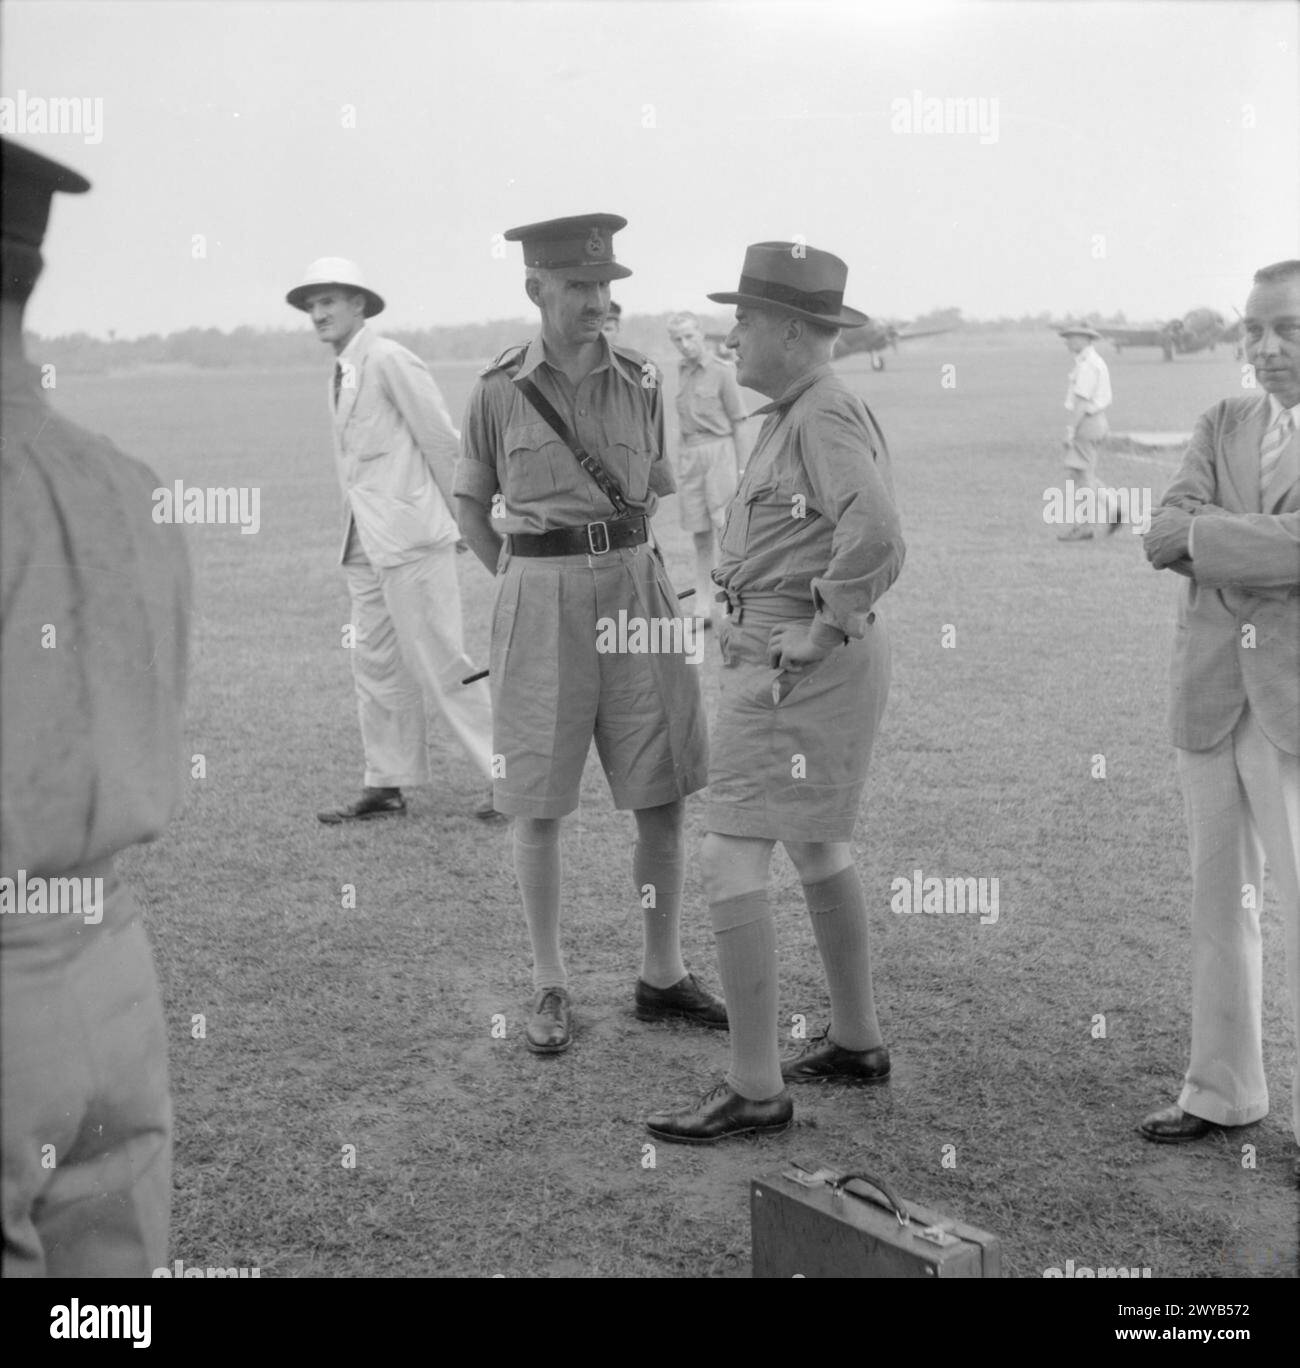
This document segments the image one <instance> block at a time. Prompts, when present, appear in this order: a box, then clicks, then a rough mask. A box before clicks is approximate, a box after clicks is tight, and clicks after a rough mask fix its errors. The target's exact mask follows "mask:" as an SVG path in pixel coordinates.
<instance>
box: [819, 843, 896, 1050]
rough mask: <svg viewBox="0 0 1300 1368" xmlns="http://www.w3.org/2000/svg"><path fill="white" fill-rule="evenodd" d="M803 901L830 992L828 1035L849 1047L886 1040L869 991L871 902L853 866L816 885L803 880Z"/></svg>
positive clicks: (864, 1046)
mask: <svg viewBox="0 0 1300 1368" xmlns="http://www.w3.org/2000/svg"><path fill="white" fill-rule="evenodd" d="M803 895H804V899H805V901H806V902H807V904H808V912H809V914H810V916H811V919H812V927H813V935H814V936H815V937H816V938H817V949H818V951H819V952H820V954H821V957H822V967H823V968H824V969H825V971H826V985H827V987H828V988H829V989H830V995H831V1026H830V1032H829V1037H830V1039H831V1040H832V1041H834V1043H835V1044H836V1045H839V1046H842V1047H843V1048H844V1049H846V1050H871V1049H874V1048H875V1047H876V1046H877V1045H879V1044H881V1043H882V1040H881V1035H880V1023H879V1022H878V1021H877V1020H876V1002H875V998H874V996H873V995H872V991H871V951H870V947H869V944H868V928H867V900H866V897H865V895H864V894H863V891H862V880H861V879H859V878H858V871H857V870H856V869H855V868H854V867H853V866H852V865H849V867H848V868H847V869H842V870H840V872H839V873H838V874H832V875H831V877H830V878H829V879H822V880H821V881H820V882H818V883H812V884H804V886H803Z"/></svg>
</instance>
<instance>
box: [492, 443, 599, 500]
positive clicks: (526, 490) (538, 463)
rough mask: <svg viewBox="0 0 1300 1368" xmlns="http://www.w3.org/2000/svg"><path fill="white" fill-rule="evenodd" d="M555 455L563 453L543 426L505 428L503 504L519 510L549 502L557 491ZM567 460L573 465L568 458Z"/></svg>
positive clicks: (572, 461)
mask: <svg viewBox="0 0 1300 1368" xmlns="http://www.w3.org/2000/svg"><path fill="white" fill-rule="evenodd" d="M557 448H558V449H559V450H558V452H557ZM557 454H558V455H564V454H565V453H564V451H563V448H562V447H561V446H560V442H559V439H558V438H557V437H556V435H555V434H554V433H553V432H552V431H551V429H550V427H549V426H548V425H547V424H546V423H541V422H536V423H514V424H512V425H511V426H510V427H508V428H507V429H506V436H505V470H504V472H503V476H502V480H501V493H502V496H503V497H504V499H505V501H506V503H507V504H508V505H510V506H511V507H514V508H519V507H523V506H524V505H527V504H534V503H539V502H541V501H542V500H544V499H549V498H550V497H551V496H552V495H553V494H554V493H555V492H556V491H557V490H558V489H559V488H560V482H559V479H558V474H557V471H556V469H555V462H556V459H557ZM568 459H569V461H570V462H571V463H572V464H573V465H575V466H576V465H577V462H576V461H574V460H573V457H572V456H570V457H568ZM579 473H581V472H579ZM584 478H585V477H584Z"/></svg>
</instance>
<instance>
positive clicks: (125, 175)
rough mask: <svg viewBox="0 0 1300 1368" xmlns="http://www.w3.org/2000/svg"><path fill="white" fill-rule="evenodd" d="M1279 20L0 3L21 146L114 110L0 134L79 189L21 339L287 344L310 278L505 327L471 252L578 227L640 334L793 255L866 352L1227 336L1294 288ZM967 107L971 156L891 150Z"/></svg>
mask: <svg viewBox="0 0 1300 1368" xmlns="http://www.w3.org/2000/svg"><path fill="white" fill-rule="evenodd" d="M1298 14H1300V10H1298V9H1297V7H1296V6H1295V5H1292V4H1276V3H1241V4H1233V3H1216V4H1187V3H1122V4H1084V3H1065V2H1064V0H1058V2H1054V0H1043V3H1032V4H1025V3H1014V4H1004V3H982V2H980V0H976V2H975V3H963V4H941V5H926V4H922V3H918V0H903V2H901V3H893V2H892V0H891V2H890V3H880V4H872V3H863V0H856V2H855V3H842V4H841V3H836V4H825V5H823V4H818V3H797V4H795V3H757V4H751V3H736V4H729V3H721V2H719V3H670V4H662V3H648V4H640V3H621V2H620V3H613V0H589V3H577V4H559V3H504V4H492V3H483V2H482V0H476V3H459V2H457V3H453V2H451V0H424V2H421V0H406V2H405V3H383V2H382V0H370V2H368V3H357V2H355V0H333V2H332V3H313V2H312V0H289V2H288V3H255V2H254V0H221V2H220V3H202V2H201V0H185V2H184V3H168V4H161V3H152V2H148V3H135V2H134V0H93V2H92V3H80V2H77V3H73V2H71V0H39V2H38V3H33V2H32V0H9V3H6V4H5V5H4V11H3V39H4V41H3V53H2V56H0V95H3V96H4V97H5V99H7V100H9V101H13V102H14V103H13V105H12V106H10V107H9V108H10V111H11V114H12V117H14V118H15V119H17V118H20V117H24V116H25V117H26V118H27V119H28V123H29V126H30V123H31V120H32V117H33V116H32V110H33V109H34V106H33V105H32V103H31V102H32V100H33V99H40V100H48V99H51V98H63V99H69V98H81V99H85V100H90V101H92V102H93V101H102V105H100V106H98V108H99V109H100V110H101V111H102V118H101V119H99V120H95V121H94V124H95V126H94V127H92V128H91V129H90V130H89V132H88V131H87V130H86V129H85V128H83V131H82V133H81V134H80V135H78V134H76V133H65V134H58V135H53V134H49V133H40V132H35V133H33V132H31V131H28V132H26V133H24V132H23V131H22V129H21V127H19V128H18V130H17V131H16V132H15V134H14V136H15V138H16V139H17V140H18V141H22V142H25V143H26V144H27V145H29V146H32V147H35V148H37V149H38V150H40V151H44V152H46V153H48V154H50V155H53V156H55V157H57V158H59V159H61V160H64V161H66V162H68V163H69V164H70V165H72V166H74V167H76V168H77V169H78V170H80V171H82V172H83V173H84V174H85V175H87V176H88V177H89V178H90V179H91V181H92V182H93V183H94V189H93V190H92V192H91V193H90V194H89V195H87V196H83V197H69V196H59V197H58V201H57V203H56V205H55V210H54V215H53V222H52V225H51V230H50V233H49V236H48V237H47V239H46V259H47V262H48V263H49V267H48V269H47V273H46V276H45V278H44V279H43V281H42V283H41V285H40V287H39V288H38V290H37V293H36V296H35V298H34V300H33V303H32V306H31V308H30V310H29V315H28V322H29V326H31V327H32V328H33V329H35V330H36V331H38V332H41V333H45V334H53V333H63V332H71V331H77V330H81V331H86V332H90V333H94V334H104V333H106V332H107V331H108V330H109V329H116V331H117V333H118V334H119V335H121V336H128V337H130V336H137V335H140V334H143V333H148V332H167V331H170V330H172V329H176V328H182V327H189V326H214V327H221V328H230V327H233V326H236V325H238V324H241V323H249V324H254V325H259V326H263V325H272V326H288V325H292V324H294V323H295V321H296V320H297V319H298V317H299V316H298V315H295V314H293V313H292V312H291V311H290V310H289V309H288V307H287V306H286V305H285V304H284V302H283V301H284V293H285V291H286V290H287V289H288V288H289V287H290V286H292V285H293V284H295V283H297V281H298V279H299V278H300V277H301V274H302V271H303V268H304V266H305V265H306V264H307V262H308V261H310V260H311V259H312V258H314V257H317V256H323V255H342V256H350V257H353V258H355V259H356V260H358V261H359V262H360V263H361V265H362V267H363V269H364V270H365V272H366V273H367V275H368V276H369V283H371V284H372V285H373V286H374V287H375V288H376V289H378V290H379V291H380V292H381V293H383V294H384V295H386V297H387V298H388V300H389V310H388V313H387V314H386V315H385V320H386V322H387V324H388V326H390V327H392V326H403V325H427V324H433V323H440V322H447V323H456V322H467V321H470V320H476V319H487V318H507V317H519V316H523V315H525V314H527V313H528V311H529V306H528V304H527V302H526V300H524V298H523V295H522V274H523V273H522V267H521V257H520V249H519V247H518V245H517V244H510V245H509V246H507V247H506V248H505V249H504V254H499V253H500V248H499V247H498V248H497V252H498V254H494V235H495V234H499V233H500V232H502V231H503V230H504V229H506V228H508V227H511V226H513V225H515V224H519V223H526V222H530V221H532V220H536V219H542V218H548V217H552V216H556V215H561V214H572V213H582V212H587V211H594V210H600V211H606V212H611V213H618V214H622V215H623V216H624V217H626V218H627V219H628V220H629V226H628V228H627V229H626V230H624V231H623V232H622V233H621V234H620V235H619V236H618V237H617V239H616V241H615V251H616V253H617V255H618V257H619V259H620V260H622V261H624V262H626V263H627V264H628V265H630V266H631V267H632V269H633V270H634V271H635V274H634V275H633V276H632V277H631V278H630V279H629V280H626V281H623V282H619V283H618V284H617V286H616V287H615V297H616V298H618V299H619V300H620V301H621V302H622V303H623V305H624V307H625V308H626V309H628V310H629V311H631V312H641V311H646V312H657V311H659V310H663V309H668V308H682V307H686V308H690V307H695V308H708V307H710V306H709V305H708V304H707V301H706V300H705V299H704V295H705V293H706V292H707V291H709V290H724V289H732V288H734V286H735V283H736V280H737V277H738V276H739V273H740V264H741V258H742V256H743V252H744V248H745V244H746V243H749V242H755V241H760V240H763V239H773V238H777V239H787V240H788V239H792V238H794V237H795V235H802V237H803V238H804V239H805V240H806V241H807V242H808V243H810V244H811V245H813V246H816V247H824V248H827V249H829V250H831V251H834V252H836V253H838V254H839V255H840V256H842V257H844V258H845V259H846V260H847V262H848V263H849V288H848V292H847V302H848V303H849V304H851V305H854V306H855V307H857V308H860V309H863V310H864V311H866V312H867V313H871V314H875V315H878V316H894V317H903V318H905V317H910V316H913V315H915V314H917V313H921V312H924V311H926V310H929V309H932V308H936V307H940V306H947V305H956V306H959V307H960V308H962V309H963V310H965V311H966V313H967V314H969V315H977V316H996V315H1001V314H1011V315H1018V314H1021V313H1024V312H1037V311H1039V310H1042V309H1050V310H1052V311H1053V312H1054V313H1058V314H1063V313H1066V312H1070V311H1076V310H1077V311H1083V310H1090V309H1100V310H1104V311H1107V312H1110V311H1114V310H1117V309H1123V310H1124V311H1125V312H1126V313H1127V314H1128V316H1129V317H1130V319H1136V318H1138V317H1165V316H1173V315H1178V314H1182V313H1185V312H1186V311H1187V310H1188V309H1189V308H1191V307H1193V306H1195V305H1199V304H1208V305H1211V306H1214V307H1217V308H1219V309H1220V310H1222V311H1223V312H1225V313H1227V314H1228V315H1229V316H1231V309H1232V306H1233V305H1234V304H1240V303H1244V296H1245V293H1246V289H1247V286H1248V283H1249V276H1250V273H1251V272H1252V271H1253V270H1254V268H1255V267H1257V266H1259V265H1262V264H1264V263H1265V262H1269V261H1274V260H1277V259H1280V258H1282V257H1289V256H1295V255H1296V254H1297V237H1298V235H1300V234H1298V228H1297V225H1298V224H1300V190H1298V185H1300V177H1297V174H1296V170H1297V166H1300V131H1298V130H1300V99H1298V86H1300V82H1298V80H1297V54H1298V48H1297V34H1298V23H1297V16H1298ZM24 92H25V94H24ZM955 99H973V100H975V101H978V102H982V103H979V104H977V105H976V106H975V108H976V109H977V111H978V112H979V113H980V114H981V115H982V118H983V125H982V131H981V129H980V128H979V127H974V128H966V127H963V126H961V125H959V124H955V123H951V124H948V125H947V126H946V127H944V128H943V129H942V130H941V131H931V132H926V131H924V129H923V128H914V129H912V130H911V131H909V130H908V127H907V121H908V120H909V119H910V118H911V116H912V111H913V109H914V108H919V110H920V112H921V113H922V115H923V116H924V115H925V113H926V110H927V107H926V105H925V102H926V101H929V100H955ZM24 102H25V110H24ZM85 108H86V109H87V110H88V111H89V112H90V113H91V115H92V119H93V116H94V111H95V109H96V108H97V107H96V106H95V105H94V104H93V103H92V104H91V105H89V106H86V107H85ZM930 108H931V110H933V106H931V107H930ZM931 117H933V113H931ZM96 137H97V138H98V140H97V141H92V139H95V138H96ZM196 235H198V236H199V237H201V239H202V241H203V245H204V246H205V248H206V255H205V256H201V257H197V258H196V256H195V255H194V251H195V249H194V243H195V239H196Z"/></svg>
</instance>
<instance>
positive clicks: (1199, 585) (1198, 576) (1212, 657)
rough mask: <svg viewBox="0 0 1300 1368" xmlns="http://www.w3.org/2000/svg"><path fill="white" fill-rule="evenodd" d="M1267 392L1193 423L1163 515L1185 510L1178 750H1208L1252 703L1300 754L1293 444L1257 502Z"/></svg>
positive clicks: (1176, 660)
mask: <svg viewBox="0 0 1300 1368" xmlns="http://www.w3.org/2000/svg"><path fill="white" fill-rule="evenodd" d="M1269 412H1270V410H1269V403H1268V396H1267V395H1266V394H1260V395H1257V396H1253V397H1251V398H1243V399H1224V400H1222V401H1220V402H1219V403H1218V404H1216V405H1215V406H1214V407H1213V408H1212V409H1210V410H1209V411H1208V412H1207V413H1204V414H1202V415H1201V417H1200V419H1199V420H1198V421H1197V424H1196V431H1195V432H1194V433H1193V434H1192V442H1191V445H1190V446H1189V447H1188V449H1187V453H1186V455H1185V456H1184V457H1183V464H1182V466H1181V468H1180V469H1179V471H1178V474H1177V475H1176V476H1175V478H1174V481H1173V483H1172V484H1171V485H1170V486H1169V488H1168V489H1167V490H1166V491H1165V495H1164V498H1163V499H1161V501H1160V503H1161V507H1165V506H1173V507H1175V508H1181V509H1183V510H1184V511H1186V512H1188V513H1191V514H1192V515H1193V516H1194V518H1195V522H1194V524H1193V533H1192V558H1191V560H1190V562H1187V561H1184V562H1182V563H1181V564H1180V566H1179V567H1178V568H1179V569H1180V570H1181V571H1182V572H1183V573H1185V574H1188V575H1189V579H1188V583H1187V586H1186V588H1185V589H1184V591H1183V594H1182V597H1181V599H1180V600H1179V604H1178V624H1177V628H1176V631H1175V636H1174V654H1173V668H1172V686H1173V688H1172V695H1171V700H1170V711H1169V719H1170V727H1171V730H1172V733H1173V742H1174V745H1175V746H1179V747H1181V748H1182V749H1184V750H1193V751H1199V750H1209V749H1210V748H1211V747H1213V746H1215V745H1217V744H1218V743H1219V742H1220V741H1221V740H1223V738H1224V737H1225V736H1227V735H1228V734H1229V733H1230V732H1231V731H1232V729H1233V727H1235V726H1236V724H1237V719H1238V718H1239V717H1240V716H1241V712H1242V709H1243V708H1244V707H1245V705H1246V703H1247V702H1249V703H1250V706H1251V708H1252V710H1253V711H1254V713H1255V716H1256V717H1257V718H1258V720H1259V724H1260V726H1261V727H1262V728H1263V731H1264V734H1265V735H1266V736H1267V737H1268V738H1269V740H1270V741H1272V742H1273V744H1274V745H1275V746H1277V747H1278V748H1279V749H1280V750H1283V751H1285V752H1287V754H1289V755H1300V437H1297V436H1294V435H1293V436H1292V439H1291V441H1290V443H1289V444H1288V445H1287V447H1286V448H1284V450H1283V453H1282V456H1281V463H1280V466H1279V472H1280V474H1281V481H1280V484H1279V485H1278V486H1277V492H1276V493H1275V494H1274V496H1273V498H1272V500H1271V506H1270V507H1268V508H1263V507H1262V506H1261V498H1260V486H1259V448H1260V443H1261V442H1262V441H1263V438H1264V432H1265V430H1266V428H1267V426H1268V422H1269Z"/></svg>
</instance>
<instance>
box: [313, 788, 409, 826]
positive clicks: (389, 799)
mask: <svg viewBox="0 0 1300 1368" xmlns="http://www.w3.org/2000/svg"><path fill="white" fill-rule="evenodd" d="M405 816H406V799H405V798H403V797H402V790H401V789H395V788H363V789H362V790H361V797H360V798H359V799H358V800H357V801H356V802H355V803H349V804H347V805H346V806H345V807H336V808H326V809H325V811H324V812H318V813H317V814H316V819H317V821H321V822H324V823H325V825H326V826H337V825H338V824H339V823H340V822H368V821H370V820H371V819H372V818H374V817H405Z"/></svg>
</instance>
